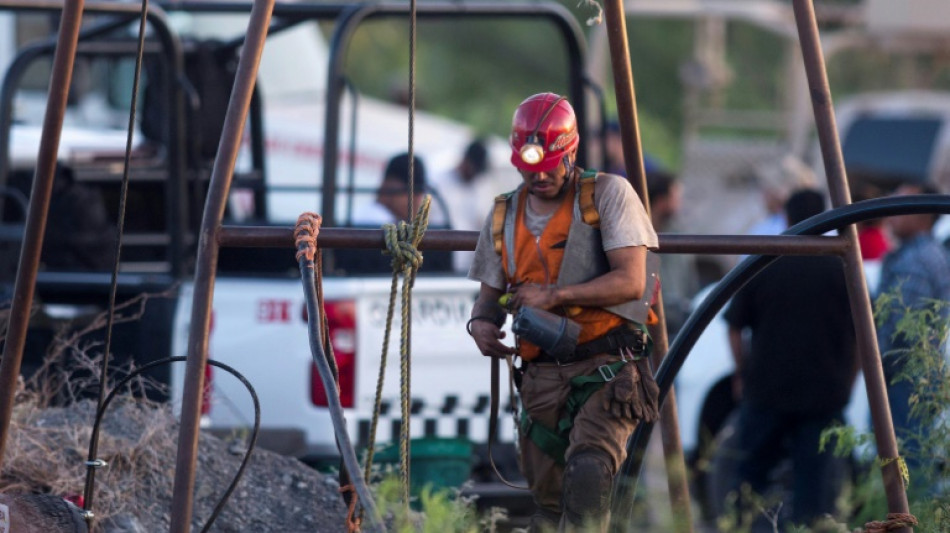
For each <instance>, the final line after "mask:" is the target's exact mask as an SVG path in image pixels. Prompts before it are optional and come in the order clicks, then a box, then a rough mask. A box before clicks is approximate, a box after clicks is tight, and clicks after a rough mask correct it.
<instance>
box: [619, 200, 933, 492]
mask: <svg viewBox="0 0 950 533" xmlns="http://www.w3.org/2000/svg"><path fill="white" fill-rule="evenodd" d="M922 213H934V214H950V195H946V194H940V195H937V194H918V195H905V196H894V197H888V198H875V199H873V200H865V201H862V202H856V203H853V204H849V205H846V206H842V207H838V208H836V209H832V210H829V211H825V212H824V213H821V214H819V215H815V216H813V217H811V218H809V219H806V220H803V221H802V222H799V223H798V224H795V225H794V226H792V227H790V228H788V229H787V230H786V231H785V232H784V233H783V235H821V234H823V233H826V232H828V231H831V230H834V229H838V228H841V227H844V226H848V225H851V224H855V223H858V222H863V221H865V220H873V219H876V218H883V217H889V216H895V215H912V214H922ZM778 257H779V256H775V255H752V256H749V257H747V258H746V259H744V260H743V261H742V262H741V263H739V264H738V265H737V266H736V267H735V268H733V269H732V270H731V271H729V273H728V274H726V276H725V277H723V279H722V280H721V281H720V282H719V283H717V284H716V286H715V287H714V288H713V290H712V292H710V293H709V295H708V296H707V297H706V298H705V299H704V300H703V301H702V303H701V304H700V305H699V307H697V308H696V310H695V311H693V312H692V313H691V314H690V316H689V318H688V319H687V320H686V323H685V324H683V327H682V328H681V329H680V331H679V334H678V335H677V336H676V338H675V339H674V340H673V344H672V345H671V346H670V349H669V351H668V352H667V354H666V357H664V358H663V362H662V363H660V366H659V368H658V369H657V371H656V382H657V385H659V387H660V403H661V405H662V402H663V400H664V399H665V398H666V395H667V393H668V392H669V390H670V387H672V385H673V380H674V379H676V374H677V373H679V371H680V368H682V367H683V363H684V362H686V356H688V355H689V352H690V350H692V349H693V346H694V345H695V344H696V341H697V340H699V337H700V335H702V333H703V331H705V329H706V326H708V325H709V323H710V322H712V320H713V318H715V316H716V314H717V313H718V312H719V311H720V309H722V308H723V307H724V306H725V305H726V303H727V302H728V301H729V299H730V298H732V296H733V295H734V294H735V293H736V292H738V291H739V289H741V288H742V286H743V285H745V284H746V283H747V282H748V281H749V280H751V279H752V278H753V277H755V275H756V274H758V273H759V272H761V271H762V270H764V269H765V267H767V266H768V265H769V264H771V263H772V262H773V261H775V260H776V259H778ZM652 431H653V424H646V423H642V424H639V425H637V429H636V431H634V433H633V436H632V437H631V438H630V441H629V442H628V443H627V460H626V461H625V462H624V464H623V465H622V466H621V469H620V472H621V474H620V476H618V478H619V479H625V480H626V481H627V482H626V483H618V484H616V485H615V487H614V501H617V502H620V501H624V500H626V499H628V498H627V495H629V494H633V493H634V491H635V490H636V485H637V480H638V478H639V476H640V469H641V467H642V466H643V456H644V453H645V450H646V446H647V443H648V442H649V438H650V434H651V433H652Z"/></svg>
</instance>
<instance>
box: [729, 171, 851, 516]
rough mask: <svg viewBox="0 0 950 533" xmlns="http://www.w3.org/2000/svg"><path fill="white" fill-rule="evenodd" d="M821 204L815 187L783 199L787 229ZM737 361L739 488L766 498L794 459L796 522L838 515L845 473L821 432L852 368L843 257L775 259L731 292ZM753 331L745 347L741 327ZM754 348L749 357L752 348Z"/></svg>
mask: <svg viewBox="0 0 950 533" xmlns="http://www.w3.org/2000/svg"><path fill="white" fill-rule="evenodd" d="M823 210H824V198H823V197H822V195H821V193H819V192H818V191H815V190H810V189H805V190H802V191H799V192H797V193H795V194H793V195H792V196H791V197H790V198H789V200H788V201H787V203H786V205H785V214H786V217H787V219H788V224H789V226H791V225H793V224H796V223H798V222H801V221H802V220H804V219H806V218H808V217H810V216H813V215H816V214H818V213H820V212H821V211H823ZM725 318H726V321H727V322H728V324H729V342H730V346H731V348H732V352H733V357H734V359H735V362H736V373H735V377H734V380H735V381H734V387H733V390H734V393H735V395H736V396H737V399H740V398H741V401H740V406H739V420H738V448H739V452H740V453H739V454H738V472H737V476H736V478H737V479H736V482H737V484H738V486H737V487H736V488H737V489H738V488H739V487H741V486H742V485H743V484H748V485H749V486H750V488H751V489H752V490H753V492H755V493H757V494H760V495H761V494H764V493H765V492H766V489H767V488H768V480H769V474H770V471H771V470H772V469H773V468H774V467H775V466H776V465H777V464H778V463H779V461H780V460H781V459H784V458H786V457H789V458H790V459H791V460H792V463H793V472H794V474H793V476H794V480H793V482H792V483H793V486H792V501H791V502H784V506H787V505H788V504H789V503H791V513H790V519H791V522H792V523H795V524H802V525H806V526H809V525H811V524H812V523H813V522H814V520H815V519H817V518H819V517H821V516H822V515H824V514H826V513H830V514H833V513H834V511H835V499H836V497H837V495H838V492H839V491H840V488H841V487H840V477H839V476H837V475H835V472H836V468H837V460H836V459H835V458H834V457H833V455H832V454H831V452H830V451H825V452H822V453H819V446H818V442H819V437H820V435H821V432H822V430H824V429H825V428H827V427H829V426H831V425H832V424H834V423H835V422H838V421H841V420H842V419H843V416H842V412H843V410H844V407H845V406H846V405H847V403H848V399H849V396H850V392H851V387H852V384H853V381H854V377H855V371H856V368H857V367H856V356H855V342H854V327H853V324H852V321H851V308H850V305H849V302H848V293H847V287H846V285H845V277H844V270H843V267H842V264H841V261H840V260H839V259H838V258H837V257H830V256H821V257H805V256H799V257H795V256H790V257H783V258H781V259H778V260H777V261H776V262H775V263H773V264H772V265H770V266H769V267H768V268H767V269H766V270H764V271H763V272H762V273H761V274H759V275H758V276H756V277H755V278H753V279H752V280H751V281H750V282H749V283H748V284H747V285H746V286H745V287H744V288H743V289H742V290H741V291H740V292H738V293H737V294H736V296H735V297H734V298H733V300H732V302H731V304H730V306H729V308H728V309H727V310H726V313H725ZM744 330H750V331H751V349H749V350H746V345H745V343H744V342H743V337H742V334H743V331H744ZM747 351H748V353H746V352H747Z"/></svg>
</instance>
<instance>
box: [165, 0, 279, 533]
mask: <svg viewBox="0 0 950 533" xmlns="http://www.w3.org/2000/svg"><path fill="white" fill-rule="evenodd" d="M273 9H274V0H256V1H255V2H254V6H253V8H252V9H251V17H250V21H249V22H248V29H247V38H246V39H245V41H244V47H243V48H242V49H241V57H240V61H239V63H238V70H237V74H236V76H235V80H234V89H233V91H232V92H231V101H230V102H229V103H228V113H227V116H226V118H225V121H224V129H223V131H222V133H221V142H220V144H219V145H218V154H217V157H216V158H215V160H214V167H213V169H212V172H211V182H210V184H209V186H208V197H207V199H206V201H205V210H204V214H203V216H202V220H201V230H200V234H199V240H198V251H197V254H198V256H197V265H196V267H195V290H194V300H193V301H192V306H191V326H190V330H189V335H188V361H187V363H186V368H185V383H184V393H183V397H182V406H181V429H180V434H179V440H178V457H177V462H176V464H175V485H174V489H173V493H172V509H171V529H170V530H171V531H172V532H173V533H188V531H189V528H190V526H191V514H192V503H193V501H192V494H193V492H194V487H195V462H196V459H197V454H198V423H199V419H200V417H201V401H202V397H203V394H202V393H203V391H204V370H205V366H206V365H207V362H208V330H209V327H210V323H211V302H212V298H213V294H214V281H215V273H216V270H217V265H218V251H219V250H218V231H219V230H220V228H221V221H222V219H223V218H224V210H225V207H226V205H227V195H228V191H229V190H230V188H231V180H232V178H233V177H234V165H235V161H236V159H237V154H238V151H239V149H240V145H241V135H242V134H243V132H244V123H245V121H246V120H247V114H248V108H249V107H250V105H251V97H252V95H253V92H254V84H255V82H256V80H257V70H258V66H259V65H260V61H261V53H262V52H263V50H264V40H265V39H266V38H267V29H268V25H269V24H270V19H271V14H272V12H273Z"/></svg>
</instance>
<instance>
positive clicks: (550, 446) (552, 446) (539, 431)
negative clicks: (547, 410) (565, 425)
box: [521, 407, 570, 465]
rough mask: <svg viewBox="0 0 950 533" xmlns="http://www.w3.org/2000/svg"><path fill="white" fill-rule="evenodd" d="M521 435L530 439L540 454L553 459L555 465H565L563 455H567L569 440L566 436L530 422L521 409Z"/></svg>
mask: <svg viewBox="0 0 950 533" xmlns="http://www.w3.org/2000/svg"><path fill="white" fill-rule="evenodd" d="M521 433H522V434H523V435H524V436H526V437H528V438H529V439H531V442H533V443H534V445H535V446H537V447H538V448H539V449H540V450H541V451H542V452H544V453H546V454H548V455H549V456H551V457H553V458H554V461H555V462H557V464H559V465H563V464H565V460H564V454H565V453H567V447H568V445H570V440H569V439H568V438H567V437H566V436H563V435H561V434H559V433H557V432H555V431H554V430H552V429H550V428H548V427H546V426H544V425H543V424H538V423H537V422H535V421H534V420H532V419H531V417H530V416H528V412H527V411H526V410H525V409H524V408H523V407H522V409H521Z"/></svg>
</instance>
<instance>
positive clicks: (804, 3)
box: [792, 0, 912, 532]
mask: <svg viewBox="0 0 950 533" xmlns="http://www.w3.org/2000/svg"><path fill="white" fill-rule="evenodd" d="M792 8H793V10H794V12H795V24H796V26H797V28H798V36H799V40H800V41H801V48H802V56H803V59H804V62H805V73H806V75H807V78H808V89H809V93H810V94H811V100H812V107H813V110H814V114H815V126H816V129H817V132H818V141H819V144H820V146H821V155H822V159H823V162H824V166H825V174H826V175H827V177H828V191H829V194H830V196H831V203H832V205H833V206H834V207H841V206H845V205H848V204H850V203H851V197H850V192H849V190H848V181H847V176H846V174H845V167H844V157H843V155H842V153H841V145H840V144H839V141H838V127H837V124H836V123H835V115H834V107H833V104H832V99H831V88H830V86H829V85H828V74H827V72H826V70H825V60H824V56H823V54H822V50H821V40H820V37H819V34H818V22H817V20H816V18H815V7H814V5H813V3H812V0H794V1H793V5H792ZM839 233H840V235H841V236H842V237H844V238H846V239H847V240H848V241H849V242H850V243H851V244H852V246H850V247H849V248H848V249H847V251H846V252H845V254H844V255H843V256H842V257H843V259H844V264H845V279H846V280H847V281H846V282H847V285H848V297H849V299H850V301H851V311H852V315H853V317H854V332H855V337H856V341H857V349H858V357H859V358H860V361H861V369H862V371H863V372H864V380H865V385H866V388H867V395H868V403H869V405H870V408H871V420H872V422H873V426H874V436H875V441H876V443H877V449H878V455H879V456H880V457H882V458H884V459H890V458H894V459H896V458H898V457H899V452H898V450H897V441H896V439H895V436H894V423H893V421H892V419H891V410H890V407H889V405H888V403H887V388H886V384H885V381H884V371H883V368H882V366H881V354H880V352H879V348H878V345H877V336H876V333H875V329H874V318H873V313H872V309H871V300H870V297H869V296H868V290H867V283H866V281H865V279H864V269H863V265H862V260H861V253H860V248H859V247H858V232H857V229H856V227H855V226H854V225H851V226H848V227H846V228H843V229H841V230H839ZM881 475H882V477H883V480H884V492H885V494H886V496H887V508H888V512H889V513H909V512H910V509H909V505H908V502H907V493H906V488H905V487H904V483H903V480H902V479H901V475H900V470H899V461H889V462H886V463H885V465H884V466H882V467H881ZM898 531H904V532H909V531H912V528H910V527H904V528H901V529H899V530H898Z"/></svg>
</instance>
